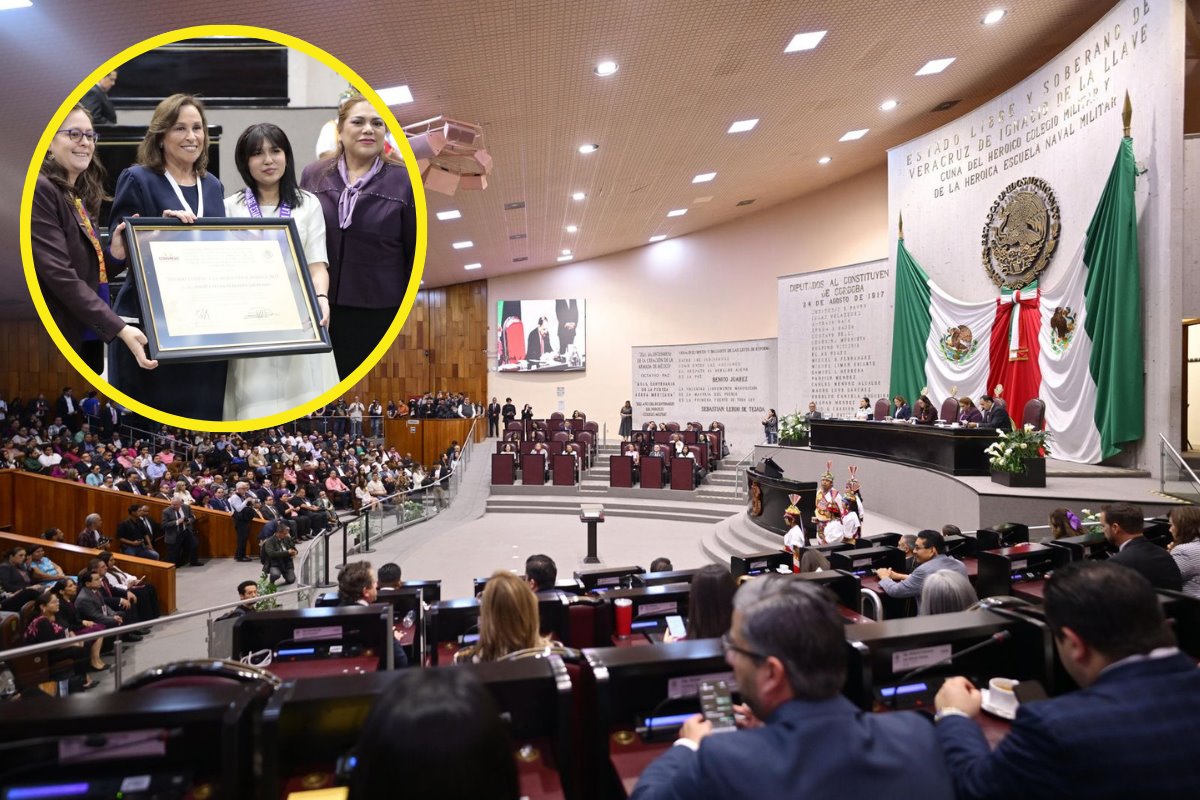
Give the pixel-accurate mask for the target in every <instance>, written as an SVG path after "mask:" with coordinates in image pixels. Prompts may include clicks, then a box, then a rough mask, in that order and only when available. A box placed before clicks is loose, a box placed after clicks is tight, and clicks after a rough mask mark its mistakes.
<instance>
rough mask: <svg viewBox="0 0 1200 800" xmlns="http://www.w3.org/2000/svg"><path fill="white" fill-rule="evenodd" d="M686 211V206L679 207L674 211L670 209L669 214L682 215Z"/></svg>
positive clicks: (671, 215) (673, 215)
mask: <svg viewBox="0 0 1200 800" xmlns="http://www.w3.org/2000/svg"><path fill="white" fill-rule="evenodd" d="M686 213H687V209H686V208H677V209H675V210H674V211H668V212H667V216H668V217H682V216H683V215H684V214H686Z"/></svg>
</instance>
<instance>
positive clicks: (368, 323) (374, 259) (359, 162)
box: [300, 95, 417, 379]
mask: <svg viewBox="0 0 1200 800" xmlns="http://www.w3.org/2000/svg"><path fill="white" fill-rule="evenodd" d="M337 130H338V144H337V151H336V152H335V153H334V155H333V157H332V158H327V159H324V160H322V161H318V162H316V163H315V164H310V165H309V166H308V167H307V168H306V169H305V170H304V174H303V176H302V178H301V180H300V185H301V186H302V187H303V188H304V189H307V190H308V191H310V192H312V193H313V194H315V195H316V196H317V199H318V200H320V201H321V207H322V208H323V209H324V212H325V244H326V249H327V250H328V255H329V336H330V339H332V341H333V355H334V359H335V360H336V361H337V371H338V376H339V377H340V378H342V379H345V378H346V376H347V375H349V374H350V373H351V372H353V371H354V370H355V369H357V368H358V366H359V365H360V364H362V363H363V361H365V360H366V359H367V356H369V355H370V354H371V351H372V350H374V349H375V346H376V345H378V344H379V340H380V339H382V338H383V336H384V334H385V333H387V329H388V327H389V326H391V324H392V320H394V319H395V317H396V314H397V313H398V312H399V311H400V306H401V304H402V303H403V302H404V294H405V292H406V291H407V290H408V282H409V278H410V277H411V276H412V268H413V256H414V253H415V251H416V242H417V216H416V209H415V207H414V205H413V190H412V185H411V184H410V183H409V180H408V172H407V171H406V170H405V168H404V166H403V165H401V164H398V163H395V162H393V161H389V160H386V159H385V158H384V156H383V152H384V145H385V140H386V138H387V126H386V125H385V123H384V121H383V118H382V117H381V116H380V115H379V114H378V112H376V111H375V108H374V107H373V106H372V105H371V103H370V102H369V101H368V100H367V99H366V98H365V97H363V96H362V95H352V96H351V97H350V98H348V99H347V100H346V101H345V102H344V103H343V104H342V107H341V110H340V111H339V112H338V121H337Z"/></svg>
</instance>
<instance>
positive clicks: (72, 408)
mask: <svg viewBox="0 0 1200 800" xmlns="http://www.w3.org/2000/svg"><path fill="white" fill-rule="evenodd" d="M54 416H56V417H60V418H62V421H63V422H64V423H66V425H67V427H68V428H70V429H71V430H73V431H77V430H79V404H78V403H76V402H75V397H74V395H72V394H71V387H70V386H66V387H64V388H63V390H62V394H60V395H59V396H58V400H56V401H55V402H54Z"/></svg>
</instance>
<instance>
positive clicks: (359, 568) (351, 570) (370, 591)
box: [338, 561, 408, 669]
mask: <svg viewBox="0 0 1200 800" xmlns="http://www.w3.org/2000/svg"><path fill="white" fill-rule="evenodd" d="M378 597H379V585H378V583H376V581H375V570H373V569H371V562H369V561H353V562H351V563H349V564H347V565H346V566H345V567H343V568H342V572H341V574H340V575H338V605H341V606H369V605H371V604H372V603H374V602H375V601H376V599H378ZM401 637H402V634H401V633H400V631H397V630H393V631H392V669H403V668H404V667H407V666H408V655H407V654H406V653H405V652H404V645H402V644H401V643H400V639H401Z"/></svg>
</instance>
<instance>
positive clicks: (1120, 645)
mask: <svg viewBox="0 0 1200 800" xmlns="http://www.w3.org/2000/svg"><path fill="white" fill-rule="evenodd" d="M1044 608H1045V611H1046V621H1047V623H1048V624H1049V626H1050V630H1051V631H1052V632H1053V634H1054V641H1055V645H1056V646H1057V648H1058V655H1059V658H1060V660H1061V661H1062V664H1063V666H1064V667H1065V668H1066V670H1067V672H1068V673H1070V675H1071V677H1072V678H1074V679H1075V681H1076V683H1078V684H1079V685H1080V686H1082V687H1083V688H1082V689H1080V690H1079V691H1077V692H1071V693H1070V694H1066V695H1063V696H1061V697H1056V698H1054V699H1053V700H1042V701H1040V702H1034V703H1025V704H1023V705H1021V706H1020V708H1019V709H1018V711H1017V718H1016V721H1015V722H1014V723H1013V726H1012V730H1011V731H1010V732H1009V734H1008V735H1007V736H1006V737H1005V738H1004V739H1003V741H1001V742H1000V745H999V747H997V748H996V750H995V751H992V750H991V749H990V748H989V747H988V744H987V741H986V740H985V739H984V736H983V733H982V731H981V730H980V728H979V726H978V725H977V724H976V723H975V722H974V721H973V720H972V719H971V718H972V717H974V716H976V715H977V714H978V713H979V709H980V704H981V697H980V693H979V691H978V690H977V689H976V688H975V687H974V686H972V685H971V683H970V682H969V681H967V679H966V678H949V679H947V680H946V682H945V684H943V686H942V688H941V690H940V691H939V692H938V695H937V699H936V701H935V703H936V705H937V708H938V723H937V737H938V740H939V741H940V742H941V745H942V748H943V750H944V752H945V756H946V762H947V764H948V765H949V767H950V772H951V773H952V775H953V776H954V784H955V791H956V792H957V796H958V797H959V798H962V799H963V800H975V799H976V798H993V797H994V798H1008V797H1021V798H1039V797H1045V798H1072V797H1078V798H1088V800H1099V798H1125V797H1200V772H1198V771H1197V770H1196V769H1195V768H1194V767H1193V766H1192V765H1191V758H1192V751H1193V750H1194V746H1195V742H1196V740H1197V737H1200V670H1197V669H1196V662H1195V660H1194V659H1192V658H1190V657H1188V656H1186V655H1184V654H1182V653H1180V652H1179V650H1178V649H1177V648H1176V647H1175V636H1174V635H1173V634H1172V633H1171V630H1170V628H1169V627H1168V626H1167V623H1166V621H1165V620H1164V618H1163V613H1162V610H1161V608H1160V607H1159V604H1158V599H1157V597H1156V596H1155V594H1154V590H1153V588H1152V587H1151V586H1150V584H1149V582H1148V581H1147V580H1146V579H1145V578H1143V577H1142V576H1141V575H1138V574H1136V573H1134V572H1133V571H1131V570H1127V569H1123V568H1121V567H1118V566H1116V565H1114V564H1113V563H1112V560H1111V559H1110V560H1109V561H1077V562H1075V563H1072V564H1068V565H1067V566H1064V567H1061V568H1059V569H1057V570H1055V571H1054V576H1053V577H1052V578H1051V579H1050V580H1049V581H1048V582H1047V584H1046V594H1045V605H1044Z"/></svg>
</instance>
